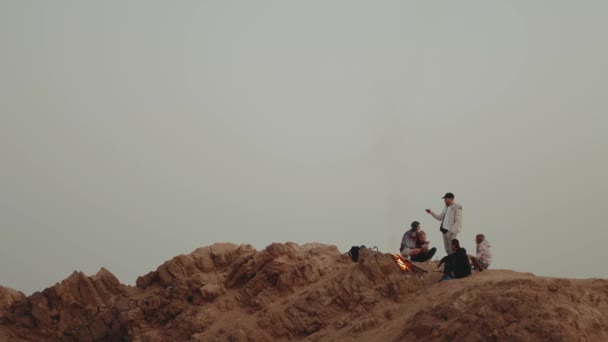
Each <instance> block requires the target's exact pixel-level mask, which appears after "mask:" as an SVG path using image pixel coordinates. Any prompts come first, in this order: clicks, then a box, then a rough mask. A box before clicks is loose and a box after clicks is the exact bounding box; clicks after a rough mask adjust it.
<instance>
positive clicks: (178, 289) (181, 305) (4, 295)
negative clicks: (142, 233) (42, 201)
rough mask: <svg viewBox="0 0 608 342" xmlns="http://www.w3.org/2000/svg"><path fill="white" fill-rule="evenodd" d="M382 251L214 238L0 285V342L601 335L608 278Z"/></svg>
mask: <svg viewBox="0 0 608 342" xmlns="http://www.w3.org/2000/svg"><path fill="white" fill-rule="evenodd" d="M420 266H421V267H422V268H426V269H427V270H429V273H422V272H419V273H402V272H401V271H400V270H399V268H398V267H397V265H396V264H395V262H394V260H393V258H392V256H391V255H390V254H383V253H376V252H373V251H370V250H362V251H361V254H360V258H359V262H358V263H353V262H352V261H351V260H350V258H349V257H347V256H346V255H343V254H341V253H340V252H339V251H338V250H337V248H336V247H334V246H327V245H322V244H307V245H304V246H299V245H297V244H294V243H286V244H271V245H269V246H268V247H267V248H266V249H264V250H262V251H255V250H254V249H253V248H252V247H251V246H249V245H241V246H238V245H233V244H216V245H213V246H209V247H204V248H199V249H197V250H195V251H194V252H192V253H191V254H188V255H180V256H177V257H175V258H173V259H171V260H169V261H167V262H165V263H164V264H162V265H161V266H159V267H158V268H157V269H156V270H155V271H153V272H150V273H148V274H146V275H144V276H142V277H139V278H138V279H137V282H136V284H137V285H136V286H134V287H131V286H125V285H122V284H120V283H119V281H118V280H117V279H116V277H114V276H113V275H112V274H111V273H110V272H108V271H107V270H105V269H101V270H100V271H99V272H98V273H97V274H96V275H94V276H92V277H87V276H85V275H84V274H82V273H78V272H74V273H73V274H72V275H71V276H70V277H68V278H67V279H66V280H64V281H62V282H61V283H58V284H56V285H55V286H53V287H50V288H48V289H46V290H44V291H42V292H36V293H34V294H33V295H31V296H29V297H27V298H26V297H25V296H24V295H23V294H21V293H19V292H16V291H14V290H10V289H5V288H0V341H21V340H29V341H124V340H126V341H130V340H132V341H277V340H278V341H288V340H289V341H291V340H307V341H325V340H329V341H331V340H340V341H342V340H362V341H370V340H383V341H385V340H386V341H391V340H395V341H402V340H416V339H421V338H422V339H425V340H445V339H448V340H501V339H509V340H514V341H518V340H521V341H525V340H539V339H541V340H551V339H554V340H560V339H565V340H572V339H574V340H578V339H586V340H606V339H608V328H607V327H608V281H607V280H563V279H551V278H541V277H535V276H533V275H529V274H521V273H515V272H510V271H494V270H490V271H487V272H482V273H480V274H474V275H473V276H472V277H469V278H466V279H463V280H451V281H448V282H441V283H439V282H438V279H439V277H440V273H438V272H433V270H434V269H435V267H436V264H434V263H431V262H429V263H424V264H421V265H420Z"/></svg>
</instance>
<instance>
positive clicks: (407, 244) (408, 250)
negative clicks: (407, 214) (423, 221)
mask: <svg viewBox="0 0 608 342" xmlns="http://www.w3.org/2000/svg"><path fill="white" fill-rule="evenodd" d="M419 230H420V222H418V221H414V222H412V224H411V225H410V229H408V230H407V231H406V232H405V234H403V238H402V239H401V247H399V251H400V252H401V255H402V256H404V257H406V258H409V257H412V256H414V255H418V253H420V251H421V249H420V248H418V247H416V242H417V235H418V231H419Z"/></svg>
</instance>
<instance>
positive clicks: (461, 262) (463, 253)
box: [437, 239, 471, 280]
mask: <svg viewBox="0 0 608 342" xmlns="http://www.w3.org/2000/svg"><path fill="white" fill-rule="evenodd" d="M451 247H452V254H449V255H447V256H445V257H443V259H441V260H440V261H439V265H438V266H437V267H441V265H443V264H445V266H444V268H443V277H442V278H441V280H448V279H452V278H457V279H458V278H464V277H468V276H470V275H471V263H470V262H469V256H468V255H467V250H466V249H464V248H462V247H460V241H458V240H457V239H453V240H452V245H451Z"/></svg>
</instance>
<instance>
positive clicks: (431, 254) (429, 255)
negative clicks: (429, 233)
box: [426, 247, 437, 260]
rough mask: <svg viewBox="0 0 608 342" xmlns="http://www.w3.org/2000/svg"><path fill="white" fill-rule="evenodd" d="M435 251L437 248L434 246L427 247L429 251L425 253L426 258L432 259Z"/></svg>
mask: <svg viewBox="0 0 608 342" xmlns="http://www.w3.org/2000/svg"><path fill="white" fill-rule="evenodd" d="M436 252H437V248H435V247H433V248H431V249H429V252H428V253H427V254H426V260H431V259H433V256H435V253H436Z"/></svg>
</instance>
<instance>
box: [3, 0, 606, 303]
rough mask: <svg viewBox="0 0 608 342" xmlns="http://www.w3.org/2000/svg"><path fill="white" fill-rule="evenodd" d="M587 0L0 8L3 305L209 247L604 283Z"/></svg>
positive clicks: (599, 14) (19, 1)
mask: <svg viewBox="0 0 608 342" xmlns="http://www.w3.org/2000/svg"><path fill="white" fill-rule="evenodd" d="M606 13H608V2H606V1H577V2H574V1H555V0H551V1H458V2H455V1H450V2H447V1H446V2H431V1H352V0H348V1H299V2H296V1H215V2H209V1H179V2H177V1H96V2H93V1H80V0H74V1H25V0H14V1H7V0H0V49H1V53H0V157H1V160H2V165H1V168H0V172H1V173H0V189H1V195H0V232H1V238H0V285H3V286H8V287H12V288H16V289H19V290H22V291H24V292H26V293H28V294H29V293H32V292H33V291H36V290H42V289H44V288H45V287H48V286H52V285H53V284H54V283H55V282H57V281H60V280H62V279H64V278H65V277H67V276H68V275H69V274H70V273H71V272H72V271H74V270H81V271H84V272H85V273H87V274H94V273H95V272H96V271H97V270H98V269H99V268H100V267H102V266H103V267H106V268H108V269H109V270H110V271H112V272H113V273H114V274H115V275H116V276H117V277H118V278H119V279H120V280H121V281H122V282H124V283H129V284H132V283H134V281H135V279H136V278H137V276H138V275H143V274H145V273H147V272H149V271H151V270H153V269H155V268H156V267H157V266H158V265H159V264H161V263H162V262H164V261H165V260H168V259H170V258H171V257H173V256H175V255H178V254H183V253H189V252H191V251H192V250H194V249H195V248H197V247H200V246H206V245H210V244H213V243H215V242H234V243H250V244H252V245H254V247H256V248H258V249H262V248H264V247H265V246H266V245H268V244H269V243H271V242H285V241H294V242H297V243H305V242H322V243H328V244H335V245H337V246H338V247H339V248H340V250H342V251H347V250H348V248H349V247H350V246H351V245H358V244H366V245H368V246H370V245H371V246H373V245H377V246H378V247H379V248H380V250H381V251H383V252H391V253H393V252H397V249H398V246H399V244H400V239H401V236H402V234H403V232H404V230H405V229H406V227H408V226H409V224H410V222H411V221H413V220H419V221H421V223H422V226H423V229H425V230H426V231H427V232H428V235H429V239H430V240H431V242H432V243H433V244H434V245H435V246H437V247H439V250H440V251H439V253H438V255H439V256H443V254H444V252H443V248H442V241H441V235H440V233H439V232H438V223H439V222H438V221H435V220H434V219H432V218H431V217H430V216H429V215H427V214H426V213H425V212H424V209H425V208H427V207H429V208H432V209H434V210H436V211H439V210H441V209H442V206H443V202H442V200H441V196H442V195H443V194H444V193H445V192H447V191H451V192H454V193H455V194H456V202H458V203H460V204H461V205H462V206H463V208H464V211H463V231H462V233H461V234H460V235H459V238H460V240H461V241H462V242H463V245H464V247H466V248H467V249H468V250H469V251H470V252H474V249H475V245H474V242H473V240H474V237H475V234H477V233H479V232H483V233H485V234H486V236H487V238H488V240H490V241H491V243H492V245H493V252H494V265H493V266H494V267H495V268H508V269H514V270H518V271H527V272H533V273H535V274H538V275H550V276H559V277H585V278H587V277H602V278H607V277H608V268H606V267H605V260H606V259H607V258H608V248H606V242H607V241H608V219H607V218H608V216H607V215H608V210H607V209H606V208H607V207H608V201H607V199H606V198H607V197H606V195H607V194H608V180H607V178H606V177H607V173H606V168H607V167H608V143H607V142H606V138H607V137H608V133H607V132H608V118H607V115H608V94H607V89H608V84H607V81H606V80H607V79H608V62H607V61H608V38H607V36H606V32H608V22H607V21H606V20H605V16H606Z"/></svg>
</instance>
